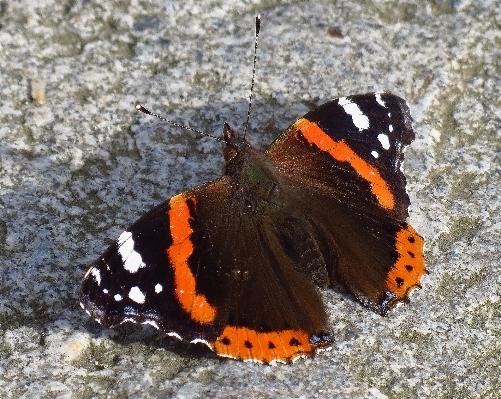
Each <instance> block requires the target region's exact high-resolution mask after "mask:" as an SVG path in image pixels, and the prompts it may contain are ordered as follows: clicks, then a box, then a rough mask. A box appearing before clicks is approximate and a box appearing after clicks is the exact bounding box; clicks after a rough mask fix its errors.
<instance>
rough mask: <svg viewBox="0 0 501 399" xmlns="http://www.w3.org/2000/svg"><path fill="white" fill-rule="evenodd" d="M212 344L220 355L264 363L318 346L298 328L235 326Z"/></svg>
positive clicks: (291, 357)
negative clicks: (274, 330)
mask: <svg viewBox="0 0 501 399" xmlns="http://www.w3.org/2000/svg"><path fill="white" fill-rule="evenodd" d="M211 345H212V347H213V350H214V351H215V352H216V353H217V354H218V355H220V356H226V357H231V358H234V359H240V360H256V361H259V362H263V363H270V362H272V361H282V362H285V363H288V362H290V361H292V360H294V359H295V358H297V357H300V356H311V355H312V354H313V353H314V352H315V349H317V348H316V347H315V346H314V345H312V344H311V343H310V341H309V339H308V334H307V333H305V332H304V331H301V330H282V331H276V332H258V331H256V330H251V329H249V328H246V327H235V326H228V327H226V328H225V329H224V330H223V332H222V334H221V336H220V337H219V338H218V339H217V340H216V341H215V342H212V344H211Z"/></svg>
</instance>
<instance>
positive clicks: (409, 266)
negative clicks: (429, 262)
mask: <svg viewBox="0 0 501 399" xmlns="http://www.w3.org/2000/svg"><path fill="white" fill-rule="evenodd" d="M405 268H406V269H407V271H408V272H412V269H414V268H413V267H412V266H411V265H405Z"/></svg>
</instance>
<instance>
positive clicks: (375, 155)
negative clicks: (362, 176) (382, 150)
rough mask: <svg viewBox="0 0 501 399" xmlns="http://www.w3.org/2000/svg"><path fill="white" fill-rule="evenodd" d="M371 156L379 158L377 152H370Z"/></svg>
mask: <svg viewBox="0 0 501 399" xmlns="http://www.w3.org/2000/svg"><path fill="white" fill-rule="evenodd" d="M371 155H372V156H373V157H374V158H379V154H378V152H377V151H371Z"/></svg>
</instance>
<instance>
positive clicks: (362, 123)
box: [338, 97, 369, 131]
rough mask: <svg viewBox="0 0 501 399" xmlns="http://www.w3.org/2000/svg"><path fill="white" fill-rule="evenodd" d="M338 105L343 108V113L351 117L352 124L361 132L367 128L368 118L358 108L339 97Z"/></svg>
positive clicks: (346, 99) (351, 102) (344, 98)
mask: <svg viewBox="0 0 501 399" xmlns="http://www.w3.org/2000/svg"><path fill="white" fill-rule="evenodd" d="M338 104H339V105H340V106H341V107H343V109H344V112H346V113H347V114H348V115H350V116H351V119H352V121H353V124H354V125H355V126H356V127H357V128H358V130H360V131H362V130H364V129H368V128H369V118H368V117H367V115H365V114H364V113H363V112H362V110H361V109H360V107H359V106H358V105H357V104H355V103H354V102H353V101H351V100H349V99H348V98H346V97H341V98H340V99H339V100H338Z"/></svg>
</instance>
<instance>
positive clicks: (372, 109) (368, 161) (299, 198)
mask: <svg viewBox="0 0 501 399" xmlns="http://www.w3.org/2000/svg"><path fill="white" fill-rule="evenodd" d="M413 139H414V132H413V130H412V119H411V116H410V112H409V109H408V107H407V105H406V103H405V101H404V100H402V99H401V98H399V97H397V96H395V95H392V94H390V93H372V94H365V95H358V96H351V97H344V98H340V99H336V100H333V101H330V102H328V103H326V104H324V105H321V106H320V107H318V108H316V109H314V110H312V111H311V112H309V113H307V114H306V115H305V116H304V117H303V118H301V119H299V120H298V121H297V122H296V123H294V124H293V125H292V126H290V127H289V128H288V129H287V130H286V132H285V133H284V134H282V135H281V136H280V137H279V138H278V139H277V140H275V141H274V142H273V143H272V145H271V146H270V148H269V149H268V151H267V155H268V156H269V157H270V158H271V160H272V161H273V162H274V163H275V164H276V165H277V169H278V170H280V173H281V176H282V177H283V182H282V184H283V186H284V187H285V188H286V190H288V191H289V192H290V193H291V195H292V193H294V194H293V195H294V198H295V199H296V207H297V209H298V212H299V213H301V214H304V215H305V216H306V217H308V218H309V220H311V223H312V224H314V225H315V226H316V229H317V231H318V232H319V233H318V234H317V236H318V237H321V239H322V240H323V241H324V242H325V243H326V244H325V245H324V246H325V247H326V248H328V250H327V251H328V252H330V253H332V257H333V261H332V262H331V263H330V264H328V267H329V270H328V272H329V275H330V278H331V281H332V282H333V283H336V284H339V285H342V286H343V287H345V288H346V289H347V290H348V291H349V292H351V293H352V294H354V295H355V296H356V297H357V298H358V299H359V300H360V301H361V302H362V303H363V304H365V305H366V306H368V307H370V308H372V309H374V310H375V311H377V312H379V313H382V314H386V313H387V311H388V310H389V309H391V308H392V307H393V306H394V305H395V304H397V303H398V302H401V301H407V300H408V298H409V293H410V291H411V290H412V289H413V288H415V287H417V286H419V281H420V278H421V276H422V275H423V274H424V273H426V269H425V266H424V257H423V240H422V238H421V237H420V236H419V235H418V234H417V233H416V231H415V230H414V229H413V228H412V226H410V225H409V224H408V223H407V222H406V221H405V219H406V218H407V216H408V212H407V208H408V206H409V204H410V201H409V197H408V195H407V193H406V191H405V184H406V181H405V177H404V175H403V173H402V171H401V170H400V166H401V163H402V161H403V149H404V147H405V145H408V144H409V143H410V142H411V141H412V140H413Z"/></svg>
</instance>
